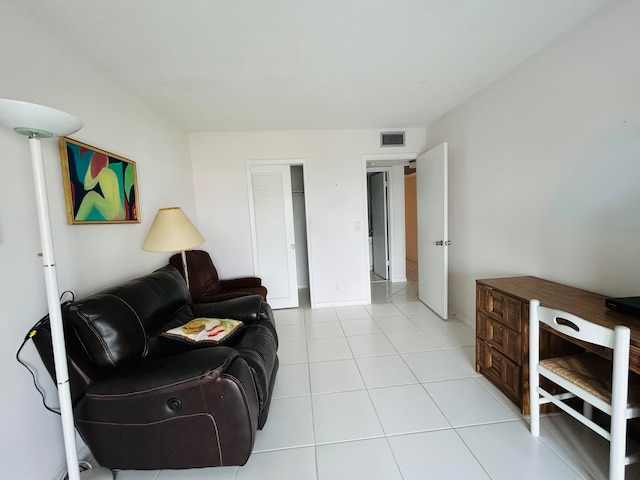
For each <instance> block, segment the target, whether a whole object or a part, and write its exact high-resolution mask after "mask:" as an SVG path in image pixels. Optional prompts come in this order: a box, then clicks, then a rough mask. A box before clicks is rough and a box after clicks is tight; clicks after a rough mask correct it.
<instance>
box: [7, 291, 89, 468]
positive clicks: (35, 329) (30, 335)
mask: <svg viewBox="0 0 640 480" xmlns="http://www.w3.org/2000/svg"><path fill="white" fill-rule="evenodd" d="M66 294H69V295H71V299H70V300H67V301H66V302H62V299H63V298H64V296H65V295H66ZM74 300H75V295H74V294H73V292H72V291H71V290H66V291H64V292H62V295H60V303H62V305H65V304H67V303H70V302H73V301H74ZM46 323H49V315H45V316H44V317H42V318H41V319H40V320H38V322H37V323H36V324H35V325H34V326H33V327H32V328H31V329H30V330H29V333H28V334H27V335H26V336H25V337H24V340H23V341H22V344H21V345H20V347H19V348H18V351H17V352H16V360H18V362H20V364H21V365H22V366H24V368H26V369H27V370H28V371H29V374H30V375H31V378H32V379H33V385H34V386H35V387H36V390H37V391H38V393H39V394H40V396H41V397H42V404H43V405H44V408H46V409H47V410H49V411H50V412H52V413H55V414H58V415H60V411H59V410H55V409H54V408H51V407H50V406H49V405H47V399H46V395H45V393H44V391H43V390H42V388H40V385H38V380H37V379H36V375H35V373H34V369H33V367H31V366H30V365H29V364H28V363H26V362H25V361H24V360H22V359H21V358H20V352H21V351H22V349H23V348H24V346H25V344H26V343H27V341H29V340H30V339H31V338H33V337H34V336H35V335H36V334H37V332H38V328H40V327H41V326H42V325H44V324H46ZM89 468H91V466H90V465H89Z"/></svg>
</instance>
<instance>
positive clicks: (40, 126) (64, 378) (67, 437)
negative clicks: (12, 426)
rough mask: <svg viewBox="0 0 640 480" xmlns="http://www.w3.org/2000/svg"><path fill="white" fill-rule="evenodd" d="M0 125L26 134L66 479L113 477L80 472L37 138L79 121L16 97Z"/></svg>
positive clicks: (4, 108)
mask: <svg viewBox="0 0 640 480" xmlns="http://www.w3.org/2000/svg"><path fill="white" fill-rule="evenodd" d="M0 125H2V126H4V127H6V128H9V129H10V130H14V131H15V132H17V133H19V134H21V135H25V136H27V137H29V147H30V150H31V165H32V168H33V180H34V184H35V193H36V204H37V205H36V206H37V212H38V224H39V227H40V243H41V248H42V254H41V255H42V263H43V267H44V280H45V287H46V292H47V304H48V307H49V321H50V324H51V337H52V343H53V358H54V364H55V372H56V385H57V389H58V399H59V402H60V417H61V421H62V436H63V438H64V450H65V455H66V461H67V474H68V478H69V480H79V479H80V478H83V479H86V478H94V479H97V478H110V479H113V474H112V472H111V471H110V470H108V469H105V468H95V469H94V468H91V469H90V470H86V471H85V472H82V475H81V474H80V466H79V463H78V451H77V447H76V436H75V427H74V422H73V406H72V403H71V390H70V387H69V371H68V368H67V353H66V352H67V350H66V346H65V341H64V327H63V323H62V309H61V307H60V293H59V287H58V276H57V273H56V261H55V254H54V249H53V235H52V232H51V216H50V212H49V199H48V196H47V184H46V181H45V171H44V156H43V154H42V142H41V141H40V139H41V138H51V137H63V136H65V135H70V134H72V133H74V132H77V131H78V130H80V129H81V128H82V122H81V121H80V120H78V119H77V118H76V117H74V116H73V115H70V114H68V113H65V112H61V111H60V110H56V109H54V108H50V107H45V106H43V105H36V104H33V103H28V102H22V101H19V100H12V99H0Z"/></svg>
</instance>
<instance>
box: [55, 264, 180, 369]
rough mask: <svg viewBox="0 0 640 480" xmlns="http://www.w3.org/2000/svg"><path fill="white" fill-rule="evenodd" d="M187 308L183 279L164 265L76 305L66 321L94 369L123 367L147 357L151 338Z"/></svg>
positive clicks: (72, 306)
mask: <svg viewBox="0 0 640 480" xmlns="http://www.w3.org/2000/svg"><path fill="white" fill-rule="evenodd" d="M190 303H191V296H190V294H189V291H188V290H187V285H186V283H185V281H184V279H183V278H182V275H180V273H179V272H178V271H177V270H176V269H175V268H174V267H172V266H170V265H167V266H165V267H162V268H160V269H158V270H156V271H154V272H152V273H150V274H148V275H145V276H143V277H139V278H136V279H134V280H130V281H128V282H126V283H123V284H120V285H117V286H115V287H112V288H108V289H106V290H102V291H100V292H98V293H96V294H93V295H91V296H89V297H86V298H83V299H82V300H79V301H77V302H74V303H73V304H71V305H70V307H69V308H68V309H67V310H66V311H65V313H64V318H65V321H66V322H69V323H70V324H72V325H73V329H74V330H75V333H76V335H77V337H78V339H79V340H80V342H81V343H82V345H83V347H84V349H85V351H86V352H87V354H88V355H89V356H90V357H91V359H92V360H93V362H94V363H95V364H96V365H98V366H101V367H106V366H121V365H123V364H125V363H127V362H129V361H131V360H137V359H141V358H144V357H145V356H147V354H148V353H149V345H148V339H149V337H150V335H152V334H154V333H156V332H157V331H158V329H160V328H161V327H162V326H164V325H165V324H167V323H168V322H169V321H170V320H171V319H172V318H174V317H175V316H176V314H178V313H179V312H180V311H181V310H185V309H189V308H190V307H189V305H190Z"/></svg>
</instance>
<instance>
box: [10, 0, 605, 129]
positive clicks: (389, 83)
mask: <svg viewBox="0 0 640 480" xmlns="http://www.w3.org/2000/svg"><path fill="white" fill-rule="evenodd" d="M3 1H8V2H11V3H12V6H13V7H14V8H17V9H19V10H23V11H25V12H27V13H28V15H29V16H31V17H32V18H34V19H35V20H36V21H38V22H40V23H42V25H43V28H45V29H48V30H50V31H51V32H52V33H53V34H54V35H55V36H56V37H58V38H61V39H63V40H64V41H67V42H69V43H70V44H72V45H73V46H74V48H76V49H78V50H81V51H83V53H85V54H86V55H87V57H88V58H91V59H93V60H94V61H95V62H97V63H98V64H99V65H100V66H101V68H103V69H104V70H105V71H106V72H107V73H108V74H109V75H111V76H113V77H115V78H117V79H118V80H119V81H120V82H121V83H123V84H125V85H127V86H128V87H129V88H130V89H131V90H133V91H134V92H135V93H136V94H137V95H139V96H140V97H142V98H144V99H145V100H146V101H147V102H148V103H149V104H151V105H153V106H155V108H157V109H158V110H160V111H162V112H164V114H165V115H166V116H168V117H170V118H171V119H173V121H174V122H175V123H176V124H178V125H179V126H181V127H182V128H183V129H184V130H186V131H190V132H193V131H235V130H276V129H324V128H398V127H409V126H427V125H428V124H429V123H430V122H432V121H433V120H435V119H437V118H438V117H440V116H441V115H443V114H444V113H446V112H447V111H448V110H450V109H451V108H453V107H455V106H456V105H458V104H459V103H461V102H462V101H464V100H465V99H467V98H469V97H470V96H471V95H473V94H474V93H476V92H478V91H479V90H481V89H483V88H484V87H486V86H487V85H488V84H490V83H491V82H493V81H494V80H496V79H497V78H499V77H500V76H502V75H503V74H505V73H506V72H508V71H509V70H511V69H512V68H514V67H515V66H516V65H518V64H519V63H521V62H522V61H524V60H525V59H527V58H528V57H530V56H531V55H533V54H535V53H536V52H537V51H539V50H540V49H542V48H543V47H544V46H546V45H548V44H549V43H551V42H553V41H554V40H555V39H556V38H558V37H559V36H560V35H561V34H562V33H564V32H566V31H567V30H568V29H570V28H571V27H573V26H575V25H576V24H578V23H579V22H580V21H582V20H583V19H585V18H586V17H587V16H589V15H591V14H592V13H593V12H595V11H596V10H597V9H599V8H600V7H602V6H603V5H604V4H606V3H608V2H609V1H610V0H342V1H341V0H3Z"/></svg>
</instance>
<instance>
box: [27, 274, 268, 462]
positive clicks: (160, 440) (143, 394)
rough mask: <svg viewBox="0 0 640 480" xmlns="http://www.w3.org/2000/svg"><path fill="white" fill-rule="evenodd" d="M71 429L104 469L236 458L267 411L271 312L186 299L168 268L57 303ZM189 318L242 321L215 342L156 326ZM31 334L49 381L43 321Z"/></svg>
mask: <svg viewBox="0 0 640 480" xmlns="http://www.w3.org/2000/svg"><path fill="white" fill-rule="evenodd" d="M63 317H64V322H65V337H66V341H67V350H68V353H67V356H68V360H69V361H68V364H69V376H70V386H71V392H72V398H73V403H74V418H75V425H76V429H77V430H78V432H79V433H80V435H81V436H82V438H83V440H84V441H85V443H86V444H87V446H88V447H89V449H90V450H91V453H92V454H93V456H94V457H95V459H96V460H97V461H98V463H99V464H101V465H103V466H105V467H108V468H113V469H139V470H146V469H153V470H155V469H180V468H194V467H205V466H220V465H243V464H245V463H246V461H247V459H248V458H249V455H250V454H251V451H252V448H253V444H254V439H255V435H256V430H257V429H261V428H262V427H263V425H264V424H265V421H266V419H267V414H268V411H269V404H270V400H271V392H272V390H273V384H274V381H275V377H276V372H277V369H278V357H277V355H276V352H277V346H278V341H277V335H276V330H275V325H274V322H273V313H272V311H271V309H270V307H269V305H268V304H267V303H265V302H264V301H263V299H262V297H261V296H259V295H251V296H244V297H241V298H236V299H232V300H226V301H223V302H218V303H202V304H193V303H192V302H191V296H190V295H189V292H188V290H187V288H186V284H185V281H184V279H183V278H182V276H181V274H180V273H179V272H178V271H177V270H176V269H175V268H174V267H172V266H170V265H167V266H166V267H163V268H160V269H158V270H156V271H155V272H152V273H150V274H148V275H145V276H143V277H140V278H137V279H135V280H131V281H129V282H126V283H124V284H121V285H118V286H115V287H112V288H109V289H107V290H103V291H101V292H99V293H96V294H94V295H91V296H89V297H87V298H84V299H81V300H78V301H75V302H71V303H68V304H66V305H65V306H64V308H63ZM197 317H217V318H233V319H237V320H242V321H243V322H244V327H243V328H241V329H240V330H239V331H238V332H237V333H234V335H233V336H232V337H230V338H229V339H228V340H227V342H226V343H225V344H224V345H215V346H210V345H208V346H206V347H203V346H201V345H197V346H194V345H193V344H189V343H186V342H183V341H180V340H175V339H170V338H166V337H165V336H162V335H161V333H162V332H164V331H166V330H167V329H170V328H174V327H178V326H180V325H183V324H184V323H186V322H188V321H189V320H191V319H193V318H197ZM33 341H34V343H35V345H36V347H37V349H38V351H39V353H40V356H41V357H42V359H43V361H44V363H45V365H46V367H47V369H48V371H49V373H50V374H51V375H52V377H54V379H55V373H54V367H53V355H52V348H51V334H50V329H49V325H48V323H47V322H43V323H42V324H41V325H39V326H38V327H37V329H36V335H35V336H34V337H33Z"/></svg>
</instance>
